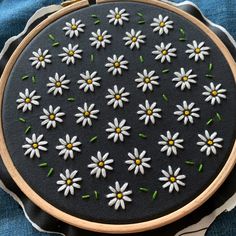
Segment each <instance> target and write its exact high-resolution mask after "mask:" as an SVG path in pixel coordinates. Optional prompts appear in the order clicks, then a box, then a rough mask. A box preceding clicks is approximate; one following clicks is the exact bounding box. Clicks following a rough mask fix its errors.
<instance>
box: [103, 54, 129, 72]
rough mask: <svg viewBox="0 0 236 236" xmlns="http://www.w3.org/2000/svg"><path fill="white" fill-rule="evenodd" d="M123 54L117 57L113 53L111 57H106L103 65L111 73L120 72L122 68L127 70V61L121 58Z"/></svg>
mask: <svg viewBox="0 0 236 236" xmlns="http://www.w3.org/2000/svg"><path fill="white" fill-rule="evenodd" d="M123 59H124V55H121V56H119V57H117V55H113V58H111V57H108V58H107V60H108V63H106V64H105V67H108V70H107V71H108V72H112V74H113V75H116V74H117V73H118V74H120V75H121V74H122V70H128V66H127V65H128V63H129V62H128V61H126V60H123Z"/></svg>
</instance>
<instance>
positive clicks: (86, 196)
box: [82, 194, 90, 199]
mask: <svg viewBox="0 0 236 236" xmlns="http://www.w3.org/2000/svg"><path fill="white" fill-rule="evenodd" d="M89 198H90V195H89V194H87V195H83V196H82V199H89Z"/></svg>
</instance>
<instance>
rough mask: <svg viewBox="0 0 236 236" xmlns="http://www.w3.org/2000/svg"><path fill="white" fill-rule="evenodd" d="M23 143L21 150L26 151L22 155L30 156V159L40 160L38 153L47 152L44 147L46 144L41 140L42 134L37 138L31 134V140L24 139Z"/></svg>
mask: <svg viewBox="0 0 236 236" xmlns="http://www.w3.org/2000/svg"><path fill="white" fill-rule="evenodd" d="M25 141H26V144H24V145H22V148H24V149H27V150H26V151H25V153H24V155H25V156H26V155H30V158H33V157H34V156H36V157H38V158H40V151H44V152H46V151H47V150H48V149H47V148H46V147H44V146H45V145H46V144H48V142H47V141H44V140H43V135H42V134H41V135H39V136H38V137H37V136H36V134H32V137H31V139H30V138H28V137H26V138H25Z"/></svg>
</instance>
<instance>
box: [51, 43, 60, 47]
mask: <svg viewBox="0 0 236 236" xmlns="http://www.w3.org/2000/svg"><path fill="white" fill-rule="evenodd" d="M59 45H60V43H59V42H55V43H53V44H52V46H53V47H57V46H59Z"/></svg>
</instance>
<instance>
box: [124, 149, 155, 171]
mask: <svg viewBox="0 0 236 236" xmlns="http://www.w3.org/2000/svg"><path fill="white" fill-rule="evenodd" d="M145 155H146V151H142V152H141V153H140V154H139V151H138V149H137V148H134V153H131V152H129V153H128V156H129V158H130V159H129V160H127V161H125V163H126V164H128V165H130V166H129V168H128V171H132V170H134V174H135V175H137V174H138V173H139V172H140V173H141V174H142V175H143V174H144V168H151V165H149V164H148V163H147V162H149V161H150V160H151V158H150V157H145Z"/></svg>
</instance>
